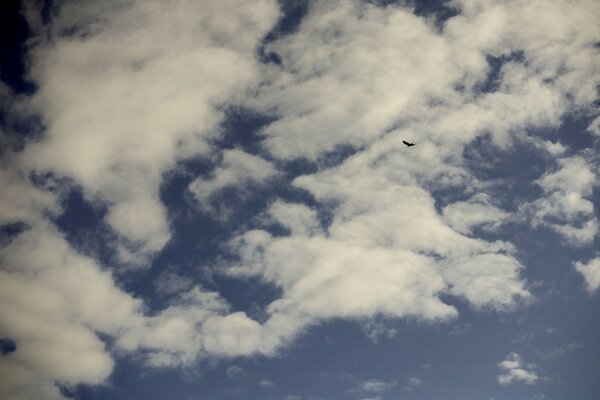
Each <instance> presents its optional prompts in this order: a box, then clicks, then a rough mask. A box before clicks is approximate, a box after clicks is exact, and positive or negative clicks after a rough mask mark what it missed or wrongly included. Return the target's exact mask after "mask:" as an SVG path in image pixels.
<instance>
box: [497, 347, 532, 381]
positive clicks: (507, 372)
mask: <svg viewBox="0 0 600 400" xmlns="http://www.w3.org/2000/svg"><path fill="white" fill-rule="evenodd" d="M498 367H499V368H500V370H501V371H502V373H501V374H500V375H498V383H500V384H501V385H511V384H516V383H523V384H526V385H535V384H536V383H537V381H538V380H539V376H538V375H537V374H536V373H535V371H534V370H533V368H535V366H534V365H532V364H527V365H525V364H524V363H523V360H522V359H521V356H520V355H518V354H517V353H510V354H509V355H508V356H506V359H505V360H504V361H502V362H500V363H498Z"/></svg>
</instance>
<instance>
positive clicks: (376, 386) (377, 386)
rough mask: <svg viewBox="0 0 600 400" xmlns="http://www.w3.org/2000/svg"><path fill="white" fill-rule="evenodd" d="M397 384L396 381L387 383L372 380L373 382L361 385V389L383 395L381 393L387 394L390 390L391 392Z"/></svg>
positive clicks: (369, 381)
mask: <svg viewBox="0 0 600 400" xmlns="http://www.w3.org/2000/svg"><path fill="white" fill-rule="evenodd" d="M396 384H397V382H395V381H390V382H386V381H382V380H380V379H371V380H368V381H365V382H363V383H362V385H361V388H362V390H364V391H365V392H371V393H381V392H387V391H388V390H390V389H391V388H393V387H394V386H396Z"/></svg>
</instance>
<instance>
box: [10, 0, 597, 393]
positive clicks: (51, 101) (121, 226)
mask: <svg viewBox="0 0 600 400" xmlns="http://www.w3.org/2000/svg"><path fill="white" fill-rule="evenodd" d="M453 4H454V5H455V6H456V7H457V8H458V9H459V11H460V13H459V14H458V15H457V16H455V17H452V18H450V19H449V20H448V21H446V22H445V23H444V25H443V26H441V27H440V26H437V25H435V24H434V22H433V21H432V20H429V19H426V18H422V17H420V16H417V15H415V14H414V13H413V12H412V10H410V9H409V8H406V7H401V6H389V7H377V6H375V5H373V4H371V3H368V2H359V1H338V2H333V1H332V2H313V3H311V6H310V9H309V12H308V15H307V16H306V18H305V19H304V20H303V22H302V24H301V25H300V27H299V29H298V31H297V32H293V33H290V34H287V35H283V36H280V37H277V38H275V39H273V40H271V41H270V42H269V43H267V44H266V48H265V51H267V52H273V53H277V54H278V56H279V59H280V60H281V63H280V64H278V63H271V64H268V65H267V64H261V62H260V61H259V58H258V56H257V54H258V51H257V48H258V46H259V45H260V44H261V41H262V40H263V37H264V36H265V35H266V34H267V32H268V31H269V29H271V28H272V27H273V25H274V24H275V23H276V21H277V18H278V16H279V10H278V8H277V4H276V2H275V1H266V0H265V1H258V2H252V4H250V3H249V2H245V1H233V3H232V2H221V1H208V2H202V4H200V3H198V2H194V1H184V0H181V1H175V2H168V3H164V2H160V1H133V2H129V3H127V4H125V5H123V4H122V3H120V2H116V1H114V2H112V1H111V2H101V3H99V2H93V1H83V2H77V1H67V2H64V4H63V3H61V6H60V8H59V9H56V10H54V11H53V12H54V14H53V15H54V16H53V18H52V20H51V22H50V23H49V24H48V25H45V26H38V31H37V36H36V38H35V41H34V44H33V45H32V47H31V49H30V51H29V61H30V70H29V76H30V78H31V79H32V80H33V81H34V82H35V83H36V84H37V85H38V88H39V89H38V91H37V92H36V93H35V94H34V95H33V96H32V97H30V98H26V99H24V100H23V99H21V100H20V101H19V110H20V111H23V110H25V112H26V113H33V114H35V115H39V116H41V118H42V120H43V121H44V124H45V131H44V136H43V137H42V138H41V139H40V140H37V141H34V140H32V141H30V142H28V143H27V144H26V146H25V149H24V150H23V151H22V152H8V151H7V152H5V153H3V154H2V157H3V158H2V164H1V167H2V168H1V170H0V186H2V187H3V188H5V190H3V191H2V194H1V195H0V196H1V198H2V204H3V207H2V209H1V210H0V224H2V225H5V224H13V223H24V224H25V225H26V228H27V229H25V230H24V231H23V232H21V233H19V234H17V235H15V236H14V237H11V238H10V240H8V241H7V242H6V243H2V248H1V249H0V276H1V277H2V279H0V286H2V290H0V298H1V301H0V331H1V333H2V336H3V337H4V336H6V337H10V338H11V339H12V340H14V341H15V343H16V345H17V350H16V351H14V352H11V353H8V354H6V355H3V356H2V360H1V361H2V368H3V370H4V371H5V372H6V373H3V374H0V376H1V378H0V395H1V396H0V397H7V398H8V397H9V398H15V399H30V398H48V399H60V398H62V395H61V393H60V390H59V389H58V387H57V384H59V385H66V386H74V385H77V384H80V383H84V384H102V383H104V382H106V380H107V378H108V377H109V376H110V374H111V372H112V370H113V367H114V358H113V354H114V353H123V354H133V355H137V356H138V357H139V358H140V359H142V360H143V361H144V363H145V364H146V365H149V366H153V367H175V366H184V367H185V366H193V365H194V364H195V363H197V362H198V360H200V359H202V358H203V357H236V356H249V355H253V354H266V355H274V354H277V352H278V351H279V350H280V349H281V348H283V347H284V346H285V345H286V344H289V343H291V342H292V341H293V340H294V339H295V338H296V337H297V335H299V334H301V333H302V332H303V330H304V329H306V328H307V327H308V326H311V325H314V324H318V323H320V322H321V321H324V320H327V319H330V318H346V319H354V320H358V319H361V318H365V317H367V318H369V317H374V316H379V315H383V316H386V317H393V318H403V317H407V316H410V317H415V318H416V319H419V320H428V321H447V320H449V319H452V318H455V317H456V315H457V313H458V311H457V309H456V308H455V307H453V306H451V305H449V304H447V303H446V302H445V301H444V300H443V299H444V298H446V296H452V297H454V298H455V299H456V298H458V299H460V300H461V301H463V302H464V303H466V304H467V305H468V306H470V307H471V308H473V309H475V310H490V309H491V310H497V311H509V310H512V309H514V308H515V307H517V306H518V305H519V304H521V303H523V302H526V301H527V300H529V299H531V298H532V295H531V293H530V292H529V290H528V285H527V282H526V281H525V280H524V279H523V277H522V271H523V269H524V268H525V267H526V266H524V265H522V263H521V262H520V260H519V258H518V257H517V254H518V250H519V249H518V248H517V247H516V244H513V243H510V242H508V241H507V240H506V239H503V238H500V237H496V236H495V234H496V231H497V228H498V227H500V226H501V225H502V224H504V223H509V222H510V221H509V220H510V218H508V215H509V213H510V211H511V210H509V209H504V208H503V206H504V205H503V204H502V203H501V202H499V201H496V197H495V195H497V194H498V191H497V190H498V189H497V185H498V183H497V182H492V183H490V182H485V181H484V180H485V177H482V176H481V175H480V174H477V171H474V169H477V167H479V166H481V165H476V166H474V167H473V166H472V165H469V164H468V163H467V162H466V161H465V158H464V157H463V156H464V152H463V151H464V149H465V146H467V145H469V144H472V143H473V142H474V141H475V140H477V139H479V138H482V137H486V138H489V139H490V145H493V146H498V147H500V148H503V149H505V150H507V151H510V149H511V146H512V144H513V143H514V142H517V141H519V140H530V139H531V138H529V137H528V136H529V135H536V134H535V133H530V132H538V131H543V130H544V129H548V128H556V127H557V126H558V125H559V124H560V122H561V118H562V117H563V116H564V115H565V114H566V113H568V112H573V111H580V112H591V111H590V110H591V109H592V108H593V102H594V101H595V100H596V98H597V92H596V90H595V88H596V87H597V86H598V84H600V74H599V73H598V71H599V66H600V54H599V52H598V51H597V48H596V47H594V45H595V43H596V42H597V38H598V37H599V36H600V28H599V27H598V24H595V23H593V22H595V21H596V20H598V19H600V7H599V6H598V3H597V2H595V1H593V0H590V1H579V2H576V4H575V3H574V2H564V1H555V2H551V3H548V2H546V1H541V0H534V1H518V0H514V1H504V2H494V3H490V4H486V5H482V3H481V2H477V1H470V0H460V1H458V0H457V1H455V2H453ZM30 19H31V21H32V22H33V20H34V18H33V17H31V18H30ZM490 60H496V61H497V62H499V67H498V68H499V69H498V70H497V71H496V72H495V73H492V72H493V69H494V67H493V65H492V64H493V63H492V62H490ZM500 61H501V62H500ZM15 102H16V101H15ZM232 103H236V104H243V105H244V106H246V107H249V108H251V109H253V110H255V111H257V112H260V113H264V114H267V115H269V116H270V117H273V119H274V122H272V123H269V124H266V125H265V126H264V128H263V129H262V132H261V133H262V134H263V135H264V140H263V141H262V142H261V144H262V146H263V147H262V149H261V150H262V151H264V152H266V153H268V156H269V159H270V160H275V161H290V160H294V159H305V160H309V161H317V163H316V164H317V165H318V166H319V168H317V170H316V171H314V172H312V173H307V174H301V175H299V176H297V177H296V178H294V180H293V181H292V182H290V185H291V186H292V187H293V189H294V190H297V191H301V192H303V193H304V194H306V195H307V196H309V197H310V198H311V200H313V203H311V205H310V206H309V205H307V204H303V203H300V202H299V201H296V200H290V199H286V200H283V199H276V200H274V201H273V202H271V203H270V205H269V207H268V208H267V209H266V210H261V214H260V215H259V218H257V220H258V222H257V224H258V225H259V226H257V227H255V228H253V229H252V230H249V231H245V232H244V231H242V232H240V231H236V233H235V237H233V238H232V239H231V241H230V242H229V252H230V254H228V256H231V257H230V258H227V260H228V261H224V262H222V263H221V264H219V267H222V269H221V270H219V271H218V272H219V273H223V274H226V275H228V276H229V277H234V278H238V279H246V278H248V277H255V278H258V279H260V280H261V281H262V282H264V283H266V284H268V285H272V286H274V287H276V288H278V289H280V293H281V295H280V297H279V298H277V299H275V300H274V301H272V302H271V303H270V304H268V305H267V306H266V310H265V312H266V316H267V318H266V320H265V321H264V322H259V321H256V320H254V319H252V318H251V317H250V316H249V315H248V314H247V313H245V312H242V311H239V310H236V309H234V308H233V307H232V306H231V305H230V304H228V303H227V302H226V301H225V300H224V299H223V298H222V297H221V295H220V294H219V293H217V292H211V291H208V290H206V289H205V288H203V287H201V286H197V285H195V284H193V285H192V284H189V283H186V282H184V281H183V279H184V278H182V277H181V276H179V275H177V274H175V273H169V272H168V271H167V272H165V273H164V274H163V275H161V278H160V279H159V280H158V282H157V288H158V290H159V291H160V292H161V293H165V294H168V295H169V299H170V300H169V303H167V304H164V307H162V308H160V309H158V310H148V309H147V306H146V305H145V304H144V303H143V301H142V300H140V299H137V298H135V297H134V296H132V295H131V294H129V293H127V292H126V291H124V290H123V289H122V288H121V286H120V285H119V283H118V281H117V279H116V278H115V276H113V274H111V273H110V272H109V271H108V268H107V267H112V265H111V266H105V265H101V263H100V262H99V261H98V260H95V259H93V258H91V257H88V256H84V255H82V254H80V253H79V252H78V251H76V250H75V249H74V248H73V247H72V246H71V245H70V244H69V243H68V241H67V240H66V239H65V236H64V234H63V233H62V232H60V231H59V230H58V229H57V227H56V226H55V224H54V223H53V222H52V218H53V217H54V216H57V215H60V213H61V212H62V207H61V194H62V191H63V190H64V186H65V185H67V186H69V185H71V186H70V187H73V186H74V187H78V188H81V189H82V191H83V193H84V196H85V198H86V199H87V200H88V201H90V202H91V203H92V204H102V205H103V206H105V207H107V210H108V212H107V215H106V217H105V222H106V223H107V224H108V225H109V226H110V227H111V228H112V230H113V231H114V234H115V235H116V237H117V240H116V241H115V243H117V244H116V246H115V251H116V254H117V257H116V259H115V260H114V261H115V263H116V264H129V265H137V266H148V265H150V264H151V262H152V260H153V257H155V256H156V255H157V254H159V252H160V251H161V249H162V248H163V247H164V246H165V244H166V243H167V241H168V240H169V239H170V235H171V233H170V231H171V226H170V225H169V224H170V222H169V221H168V218H167V213H166V207H165V205H164V204H163V203H162V202H161V200H160V197H159V188H160V185H161V183H162V182H163V174H164V173H165V172H166V171H168V170H169V169H171V168H173V167H174V166H175V165H176V163H177V162H178V161H181V160H184V159H189V158H192V157H198V156H211V157H212V158H213V159H220V162H219V163H218V165H217V166H216V168H215V170H214V173H213V175H212V177H210V178H208V179H202V178H198V179H196V180H195V181H193V182H192V183H191V185H190V186H189V190H190V191H191V192H192V193H193V194H194V196H195V197H196V199H197V200H198V201H199V203H200V204H201V206H203V207H204V211H208V212H209V213H213V214H214V215H215V216H216V217H217V220H218V217H219V209H218V208H215V207H211V201H212V200H211V199H213V198H214V196H215V194H217V193H219V192H220V191H222V190H223V189H225V188H229V187H232V188H235V189H236V190H242V191H243V190H244V188H245V187H247V186H248V184H249V183H251V184H257V183H265V181H268V180H269V179H270V178H272V177H273V176H274V175H275V174H276V171H275V167H274V166H273V165H274V164H271V163H269V162H267V161H265V159H263V158H261V157H259V156H256V155H252V154H249V153H246V152H244V151H242V150H239V149H228V150H223V149H215V148H213V147H211V143H212V142H211V140H210V139H214V138H215V137H218V135H220V134H221V133H222V131H221V129H222V128H220V127H219V123H220V122H221V120H222V119H223V116H224V114H223V107H224V106H226V105H228V104H232ZM597 125H598V124H597V119H596V120H595V121H594V122H592V124H591V125H590V128H589V130H590V132H592V133H597V130H598V129H597ZM402 140H410V141H414V142H416V143H417V145H416V146H414V147H412V148H410V149H407V148H406V147H405V146H404V145H403V144H402ZM534 141H535V142H536V143H538V144H539V145H540V147H541V148H543V149H546V151H547V153H548V155H549V156H551V157H561V158H559V159H558V160H557V164H558V168H557V169H556V170H555V171H554V170H553V171H549V172H547V173H546V174H544V175H543V176H540V177H538V178H536V180H535V181H533V182H531V184H532V185H533V184H535V185H537V186H538V187H539V188H541V190H542V192H543V193H542V195H541V197H540V198H539V199H534V200H533V201H532V202H530V204H529V205H528V207H527V208H526V211H528V212H526V213H524V215H526V218H528V219H527V221H526V222H527V223H531V224H532V225H534V226H547V227H549V228H551V229H553V230H555V231H556V232H558V233H559V234H560V235H562V236H563V237H564V238H565V240H566V241H567V243H569V244H573V245H577V246H585V245H589V244H590V243H591V242H592V241H593V239H594V238H595V237H596V234H597V219H596V216H595V210H594V208H593V203H592V201H591V200H590V197H591V193H592V188H593V185H595V184H596V181H597V177H596V173H595V171H596V170H597V161H596V160H594V159H592V158H591V157H587V156H586V155H585V154H576V153H575V154H573V152H574V151H571V149H568V148H566V146H564V145H562V144H560V143H554V142H551V141H549V140H546V138H545V137H543V135H541V136H536V137H535V138H534ZM340 146H350V147H351V148H352V149H353V151H354V153H353V155H351V156H349V157H347V158H345V159H342V160H341V161H340V162H338V163H332V164H329V163H327V162H325V163H322V162H320V161H322V160H323V158H326V157H327V154H329V152H330V151H335V150H338V149H339V148H340ZM215 153H219V154H221V156H222V157H221V156H218V157H215V156H214V154H215ZM219 157H221V158H219ZM36 174H37V175H44V176H45V175H46V174H47V175H49V176H50V177H49V178H48V179H46V180H45V181H44V182H39V180H38V181H36V179H34V178H35V176H37V175H36ZM65 182H67V183H66V184H65ZM264 187H268V185H267V184H265V185H264ZM441 192H450V193H452V194H453V195H454V196H450V197H444V196H441V195H440V193H441ZM324 210H325V211H326V212H327V213H329V214H330V215H328V218H323V215H322V214H323V213H322V212H323V211H324ZM273 223H276V224H278V225H280V226H281V227H283V228H285V233H283V234H275V233H273V232H272V231H271V230H270V225H272V224H273ZM479 231H484V232H485V233H486V235H485V236H482V237H479V236H478V232H479ZM236 257H237V259H235V258H236ZM231 259H235V260H234V261H231V262H229V260H231ZM575 268H576V269H577V270H578V271H579V272H581V273H582V274H583V275H584V277H585V278H586V282H587V284H588V288H589V289H590V290H592V291H593V290H596V289H597V287H598V285H599V282H600V279H598V276H600V275H599V274H598V273H597V271H598V269H599V268H598V262H597V259H593V260H591V261H590V262H588V263H581V262H578V263H576V264H575ZM102 335H106V336H107V337H109V338H110V339H111V340H110V341H107V342H104V341H103V340H101V339H100V337H101V336H102ZM499 367H500V369H501V371H502V372H501V374H500V375H499V376H498V380H499V382H500V383H501V384H510V383H519V382H520V383H526V384H534V383H535V382H536V381H537V380H538V379H539V377H538V376H537V375H536V373H535V372H534V371H533V370H532V367H531V366H529V365H525V364H523V362H522V360H521V358H520V356H519V355H518V354H516V353H511V354H509V355H508V357H507V359H506V360H505V361H503V362H501V363H500V364H499ZM411 379H414V380H415V381H413V382H412V384H413V386H415V387H416V386H419V383H418V382H417V381H418V380H419V379H418V378H411ZM389 384H390V383H389V382H387V383H386V382H383V381H369V382H365V383H364V385H363V389H364V391H366V392H372V393H373V394H374V395H376V394H377V393H379V392H382V391H383V390H384V386H385V385H389ZM394 384H395V383H394ZM409 384H410V381H409ZM365 385H366V386H365ZM382 385H383V386H382ZM389 387H391V386H389ZM389 387H388V386H385V389H387V388H389ZM377 388H379V389H377ZM380 389H381V390H380Z"/></svg>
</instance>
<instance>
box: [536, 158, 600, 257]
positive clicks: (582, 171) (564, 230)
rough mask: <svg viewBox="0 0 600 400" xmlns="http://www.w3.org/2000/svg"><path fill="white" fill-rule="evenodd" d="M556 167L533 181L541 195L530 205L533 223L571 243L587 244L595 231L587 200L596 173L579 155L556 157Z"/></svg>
mask: <svg viewBox="0 0 600 400" xmlns="http://www.w3.org/2000/svg"><path fill="white" fill-rule="evenodd" d="M559 166H560V167H559V169H558V170H557V171H554V172H550V173H547V174H545V175H544V176H542V177H541V178H540V179H539V180H538V181H537V182H536V183H537V184H538V185H539V186H540V187H541V188H542V189H543V191H544V194H545V196H544V197H543V198H540V199H539V200H537V201H536V202H535V203H534V204H533V208H534V211H533V212H534V217H533V222H534V224H539V225H545V226H548V227H550V228H551V229H553V230H555V231H556V232H557V233H559V234H560V235H561V236H563V237H564V239H565V240H566V241H567V242H568V243H570V244H572V245H575V246H582V245H586V244H589V243H590V242H592V241H593V240H594V237H595V236H596V234H597V233H598V220H597V218H596V215H595V213H594V204H593V203H592V201H591V200H590V198H591V195H592V188H593V185H595V184H596V181H597V177H596V174H595V173H594V171H593V170H592V167H591V166H590V165H589V163H588V162H587V161H586V160H585V159H584V158H583V157H580V156H574V157H570V158H563V159H560V160H559Z"/></svg>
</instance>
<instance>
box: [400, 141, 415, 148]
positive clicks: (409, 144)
mask: <svg viewBox="0 0 600 400" xmlns="http://www.w3.org/2000/svg"><path fill="white" fill-rule="evenodd" d="M402 143H404V144H405V145H406V146H407V147H410V146H414V145H415V144H414V143H409V142H407V141H406V140H403V141H402Z"/></svg>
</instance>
